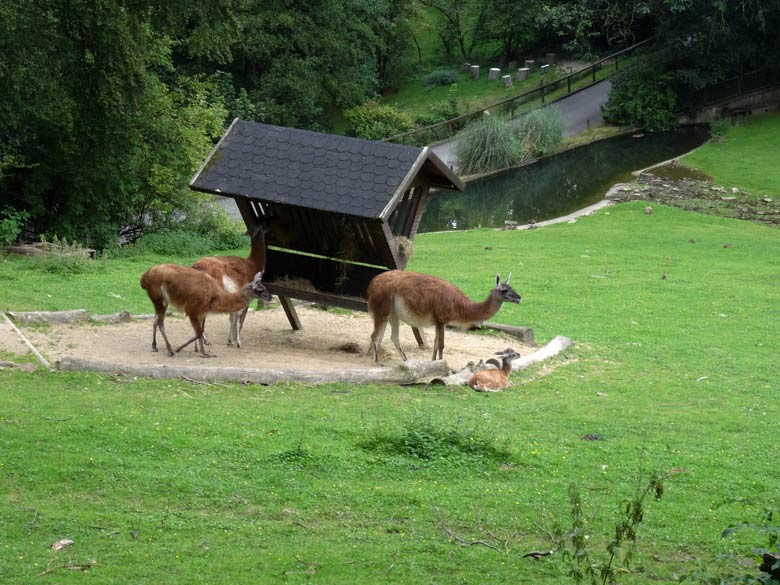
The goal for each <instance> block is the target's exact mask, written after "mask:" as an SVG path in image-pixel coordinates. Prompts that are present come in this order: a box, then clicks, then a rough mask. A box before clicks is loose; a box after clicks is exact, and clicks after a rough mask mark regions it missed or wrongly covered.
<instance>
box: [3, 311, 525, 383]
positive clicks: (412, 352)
mask: <svg viewBox="0 0 780 585" xmlns="http://www.w3.org/2000/svg"><path fill="white" fill-rule="evenodd" d="M297 311H298V315H299V316H300V319H301V323H302V324H303V329H302V330H300V331H293V330H292V329H291V328H290V325H289V323H288V322H287V318H286V317H285V315H284V312H283V310H282V308H281V307H276V308H272V309H267V310H262V311H252V310H250V313H249V314H248V315H247V319H246V323H245V324H244V329H243V332H242V335H241V340H242V348H241V349H237V348H235V347H229V346H228V345H227V336H228V316H227V315H211V316H209V318H208V321H207V323H206V336H207V338H208V340H209V341H210V343H211V345H210V346H207V350H208V351H209V352H210V353H212V354H214V355H215V357H212V358H203V357H201V356H200V354H199V353H197V352H195V351H193V349H192V346H189V347H187V348H185V349H184V350H182V352H181V353H179V354H177V355H176V356H175V357H169V356H168V355H167V353H166V351H165V343H164V341H163V340H162V337H161V336H160V335H159V334H158V339H157V341H158V346H159V347H160V348H161V351H160V352H156V353H155V352H153V351H152V349H151V342H152V321H151V319H133V320H132V321H131V322H129V323H121V324H115V325H98V324H92V323H82V324H71V325H49V326H45V327H40V326H35V327H31V326H19V327H20V329H21V331H22V332H23V333H24V335H25V336H26V337H27V338H28V339H29V340H30V341H31V342H32V344H33V345H34V346H35V347H36V349H37V350H38V351H39V352H40V353H41V354H42V355H43V356H44V357H45V358H46V359H47V360H49V361H50V362H51V363H52V365H53V364H55V363H56V361H57V360H58V359H60V358H62V357H64V356H68V357H73V358H81V359H92V360H100V361H105V362H111V363H123V364H133V365H152V364H153V365H187V366H209V367H246V368H279V369H296V370H323V371H326V370H341V369H361V368H369V367H373V366H374V363H373V359H372V358H371V357H369V356H366V355H364V353H365V351H366V349H367V348H368V342H369V336H370V334H371V330H372V324H371V321H370V319H369V317H368V315H366V314H365V313H344V312H336V311H332V310H331V311H325V310H322V309H317V308H314V307H308V306H298V307H297ZM165 324H166V331H167V333H168V338H169V339H170V341H171V345H173V346H174V348H175V347H178V346H179V345H181V344H182V343H184V342H185V341H186V340H187V339H189V338H190V337H191V336H192V328H191V327H190V324H189V321H187V320H186V319H185V318H183V317H182V316H180V315H178V314H175V315H171V316H169V317H168V318H167V319H166V321H165ZM11 333H12V334H11V335H9V334H8V332H5V333H3V331H0V349H4V350H6V351H10V352H13V353H25V352H26V351H27V350H26V347H25V346H24V344H23V343H22V342H21V341H20V339H19V338H18V335H15V334H13V332H11ZM425 336H426V342H427V345H426V349H419V348H418V347H417V343H416V341H415V340H414V336H413V335H412V331H411V329H410V328H409V327H407V326H405V325H402V328H401V345H402V347H403V348H404V351H406V353H407V355H408V357H409V358H410V359H413V360H430V359H431V353H432V352H433V350H432V348H430V345H431V343H432V342H433V329H431V328H429V329H428V330H426V331H425ZM3 340H4V341H3ZM193 345H194V344H193ZM507 347H514V348H515V350H517V351H518V353H520V354H522V355H527V354H529V353H531V352H532V351H533V348H530V347H526V346H524V345H523V344H522V343H520V341H519V340H517V339H515V338H512V337H510V336H506V335H501V334H495V333H492V332H491V334H489V335H486V334H484V333H474V332H471V333H462V332H459V331H454V330H447V331H446V333H445V347H444V359H445V360H446V361H447V364H448V366H449V367H450V368H451V369H453V370H459V369H461V368H462V367H464V366H465V365H466V364H467V363H468V362H478V361H479V360H480V359H482V360H485V359H487V358H490V357H492V356H493V354H494V353H495V352H497V351H500V350H503V349H505V348H507ZM380 362H381V363H382V364H385V365H395V364H398V363H401V357H400V355H399V354H398V352H397V351H396V350H395V347H394V346H393V343H392V341H391V340H390V330H389V327H388V330H387V333H386V334H385V339H384V341H383V343H382V347H381V352H380Z"/></svg>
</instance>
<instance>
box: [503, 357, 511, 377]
mask: <svg viewBox="0 0 780 585" xmlns="http://www.w3.org/2000/svg"><path fill="white" fill-rule="evenodd" d="M501 371H502V372H504V373H505V374H507V375H508V374H509V372H511V371H512V360H511V359H509V358H508V357H506V356H504V359H503V360H502V361H501Z"/></svg>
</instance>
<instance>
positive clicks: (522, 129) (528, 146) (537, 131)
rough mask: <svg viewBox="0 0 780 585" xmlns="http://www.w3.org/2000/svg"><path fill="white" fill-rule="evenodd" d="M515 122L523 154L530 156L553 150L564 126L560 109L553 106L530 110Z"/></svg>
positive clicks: (561, 135)
mask: <svg viewBox="0 0 780 585" xmlns="http://www.w3.org/2000/svg"><path fill="white" fill-rule="evenodd" d="M515 124H516V125H517V131H518V134H519V135H520V137H521V140H522V143H523V150H524V152H525V154H526V155H532V156H543V155H545V154H549V153H551V152H552V151H553V150H555V148H556V147H557V146H558V145H559V144H560V143H561V139H562V138H563V131H564V130H565V128H566V122H565V121H564V120H563V115H561V111H560V110H559V109H558V108H556V107H554V106H549V107H546V108H538V109H536V110H532V111H531V112H529V113H528V114H526V115H525V116H522V117H521V118H519V119H518V120H517V121H516V122H515Z"/></svg>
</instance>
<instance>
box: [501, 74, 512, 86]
mask: <svg viewBox="0 0 780 585" xmlns="http://www.w3.org/2000/svg"><path fill="white" fill-rule="evenodd" d="M501 80H502V81H503V82H504V87H512V76H511V75H504V76H503V77H502V78H501Z"/></svg>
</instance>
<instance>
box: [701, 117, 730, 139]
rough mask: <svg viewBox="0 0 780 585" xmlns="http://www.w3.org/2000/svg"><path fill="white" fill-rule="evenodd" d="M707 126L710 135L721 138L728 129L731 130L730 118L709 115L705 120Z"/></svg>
mask: <svg viewBox="0 0 780 585" xmlns="http://www.w3.org/2000/svg"><path fill="white" fill-rule="evenodd" d="M707 126H708V127H709V130H710V136H712V137H713V138H715V139H720V140H722V139H723V137H724V136H726V134H727V133H728V131H729V130H731V119H730V118H717V117H715V116H711V117H710V118H709V119H708V120H707Z"/></svg>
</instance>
